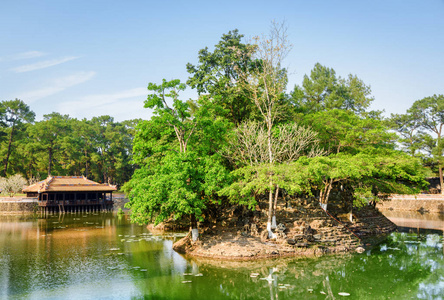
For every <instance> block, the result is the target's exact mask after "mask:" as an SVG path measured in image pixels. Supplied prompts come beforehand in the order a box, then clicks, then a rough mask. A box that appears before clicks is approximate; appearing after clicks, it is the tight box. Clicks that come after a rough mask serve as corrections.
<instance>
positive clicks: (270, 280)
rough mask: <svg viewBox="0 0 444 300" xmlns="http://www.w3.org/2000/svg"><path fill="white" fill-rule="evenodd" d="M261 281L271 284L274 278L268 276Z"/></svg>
mask: <svg viewBox="0 0 444 300" xmlns="http://www.w3.org/2000/svg"><path fill="white" fill-rule="evenodd" d="M260 280H266V281H268V283H270V282H272V281H274V278H271V277H270V276H268V277H265V278H261V279H260Z"/></svg>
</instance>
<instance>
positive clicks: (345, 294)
mask: <svg viewBox="0 0 444 300" xmlns="http://www.w3.org/2000/svg"><path fill="white" fill-rule="evenodd" d="M338 295H339V296H344V297H345V296H350V294H349V293H344V292H340V293H338Z"/></svg>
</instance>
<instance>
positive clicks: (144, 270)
mask: <svg viewBox="0 0 444 300" xmlns="http://www.w3.org/2000/svg"><path fill="white" fill-rule="evenodd" d="M146 271H148V270H147V269H140V272H146Z"/></svg>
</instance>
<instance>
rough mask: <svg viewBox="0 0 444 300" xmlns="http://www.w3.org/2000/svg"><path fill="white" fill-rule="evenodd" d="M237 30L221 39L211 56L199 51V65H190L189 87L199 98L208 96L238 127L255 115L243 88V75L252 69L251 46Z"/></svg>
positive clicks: (205, 49)
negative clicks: (243, 41)
mask: <svg viewBox="0 0 444 300" xmlns="http://www.w3.org/2000/svg"><path fill="white" fill-rule="evenodd" d="M242 38H243V35H242V34H239V32H238V30H237V29H236V30H233V31H229V32H228V33H227V34H224V35H222V38H221V40H220V41H219V43H218V44H217V45H215V47H214V50H213V51H212V52H211V51H210V50H209V49H208V47H205V48H204V49H202V50H200V51H199V55H198V64H197V65H192V64H191V63H188V64H187V70H188V72H189V73H190V74H191V76H190V78H189V79H188V81H187V84H188V85H190V86H191V87H192V88H196V90H197V92H198V93H199V95H205V94H207V95H209V96H210V97H211V98H212V101H213V102H214V103H215V104H217V105H220V106H221V107H222V108H223V110H222V111H221V113H223V114H224V116H225V117H226V118H227V119H229V120H230V121H231V122H232V123H233V124H235V125H236V126H237V125H239V124H240V123H241V122H242V121H245V120H247V119H249V118H250V117H251V116H252V115H254V113H255V106H254V104H253V103H252V101H251V99H250V97H249V95H248V92H247V91H246V90H245V89H244V88H243V86H242V84H241V83H242V80H243V79H242V78H241V76H240V74H241V73H242V72H244V71H246V70H248V69H249V68H251V67H252V58H251V49H252V47H253V46H252V45H250V44H245V43H242Z"/></svg>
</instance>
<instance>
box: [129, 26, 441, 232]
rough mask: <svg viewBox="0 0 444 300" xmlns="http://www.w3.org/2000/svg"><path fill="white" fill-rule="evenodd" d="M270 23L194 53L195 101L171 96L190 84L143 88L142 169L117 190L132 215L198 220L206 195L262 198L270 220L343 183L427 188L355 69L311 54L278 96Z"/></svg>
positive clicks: (280, 49) (245, 201) (378, 189)
mask: <svg viewBox="0 0 444 300" xmlns="http://www.w3.org/2000/svg"><path fill="white" fill-rule="evenodd" d="M272 27H273V29H272V32H271V34H270V35H268V36H264V37H260V38H254V39H253V40H252V42H251V43H245V42H243V41H242V38H243V36H242V35H240V34H239V33H238V31H237V30H234V31H230V32H229V33H228V34H224V35H223V36H222V38H221V41H220V42H219V43H218V44H216V45H215V47H214V50H213V51H211V50H209V49H208V48H207V47H206V48H204V49H202V50H201V51H199V54H198V64H196V65H193V64H188V65H187V70H188V72H189V73H190V78H189V79H188V81H187V83H188V85H190V86H191V87H192V88H196V89H197V91H198V94H199V98H198V100H197V101H181V100H179V92H180V91H182V90H184V89H185V88H186V85H185V84H182V83H180V82H179V81H178V80H173V81H166V80H163V82H162V83H161V84H159V85H157V84H153V83H150V84H149V85H148V90H149V93H150V94H149V95H148V98H147V101H146V102H145V107H147V108H152V109H154V112H155V115H154V116H153V117H152V118H151V120H149V121H142V122H140V123H139V125H138V126H137V130H136V132H137V133H136V136H135V139H134V162H136V163H137V164H138V165H139V166H140V169H138V170H137V171H136V172H135V174H134V176H133V177H132V179H131V180H130V181H129V182H128V183H127V184H126V185H125V187H124V189H125V191H126V193H127V194H128V196H129V198H130V203H129V205H128V207H129V208H131V209H132V218H133V220H135V221H137V222H151V221H153V222H156V223H158V222H161V221H163V220H166V219H169V218H174V219H177V218H181V217H183V216H189V217H190V219H191V220H193V219H198V220H203V219H204V218H205V216H207V215H208V212H207V210H208V205H209V204H211V205H220V207H222V206H223V205H224V203H228V202H231V203H236V204H240V205H246V206H248V207H250V208H253V207H257V204H258V203H259V202H261V201H264V200H265V199H267V200H266V201H267V204H268V216H269V222H270V220H271V216H272V215H274V214H275V209H276V200H277V198H278V196H279V195H283V194H287V195H307V196H311V197H314V198H316V199H318V201H319V202H320V203H321V204H323V205H324V207H326V206H327V205H326V204H327V203H328V202H329V198H330V195H331V192H332V190H333V189H337V190H338V189H339V190H343V191H344V193H345V192H347V193H349V194H350V195H351V196H352V197H353V199H354V201H353V202H354V203H353V204H354V205H357V206H360V205H365V204H368V203H373V202H374V201H377V200H378V199H379V198H378V196H380V195H385V194H390V193H415V192H418V191H420V190H421V189H424V188H426V187H427V183H426V181H425V174H426V169H425V168H424V167H423V166H422V164H421V161H420V160H419V159H418V158H417V157H416V155H408V154H406V153H404V152H402V151H400V150H397V149H396V148H397V143H398V140H399V137H398V135H397V134H396V133H394V132H393V131H391V130H390V127H388V126H387V121H386V120H384V119H383V117H381V112H378V111H369V110H368V108H369V106H370V104H371V102H372V101H373V97H372V96H371V89H370V87H369V86H368V85H366V84H365V83H364V82H363V81H362V80H361V79H359V78H358V77H357V76H356V75H348V76H347V77H345V78H342V77H339V76H337V75H336V73H335V71H334V70H333V69H332V68H328V67H325V66H322V65H321V64H319V63H318V64H316V65H315V66H314V69H313V70H312V72H311V73H310V75H309V76H308V75H307V76H305V77H304V80H303V83H302V85H301V86H295V88H294V90H293V91H291V92H290V93H286V91H285V89H286V84H287V70H286V69H285V68H284V67H283V60H284V58H285V56H286V54H287V53H288V51H289V50H290V49H291V45H290V44H289V43H288V41H287V40H286V34H285V28H284V27H282V26H279V25H276V24H274V26H272ZM168 98H169V99H168ZM401 142H402V140H401ZM433 151H434V152H433V153H435V152H436V150H433ZM438 152H439V151H438ZM413 154H414V153H413ZM266 195H267V196H266ZM269 232H270V231H269Z"/></svg>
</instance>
